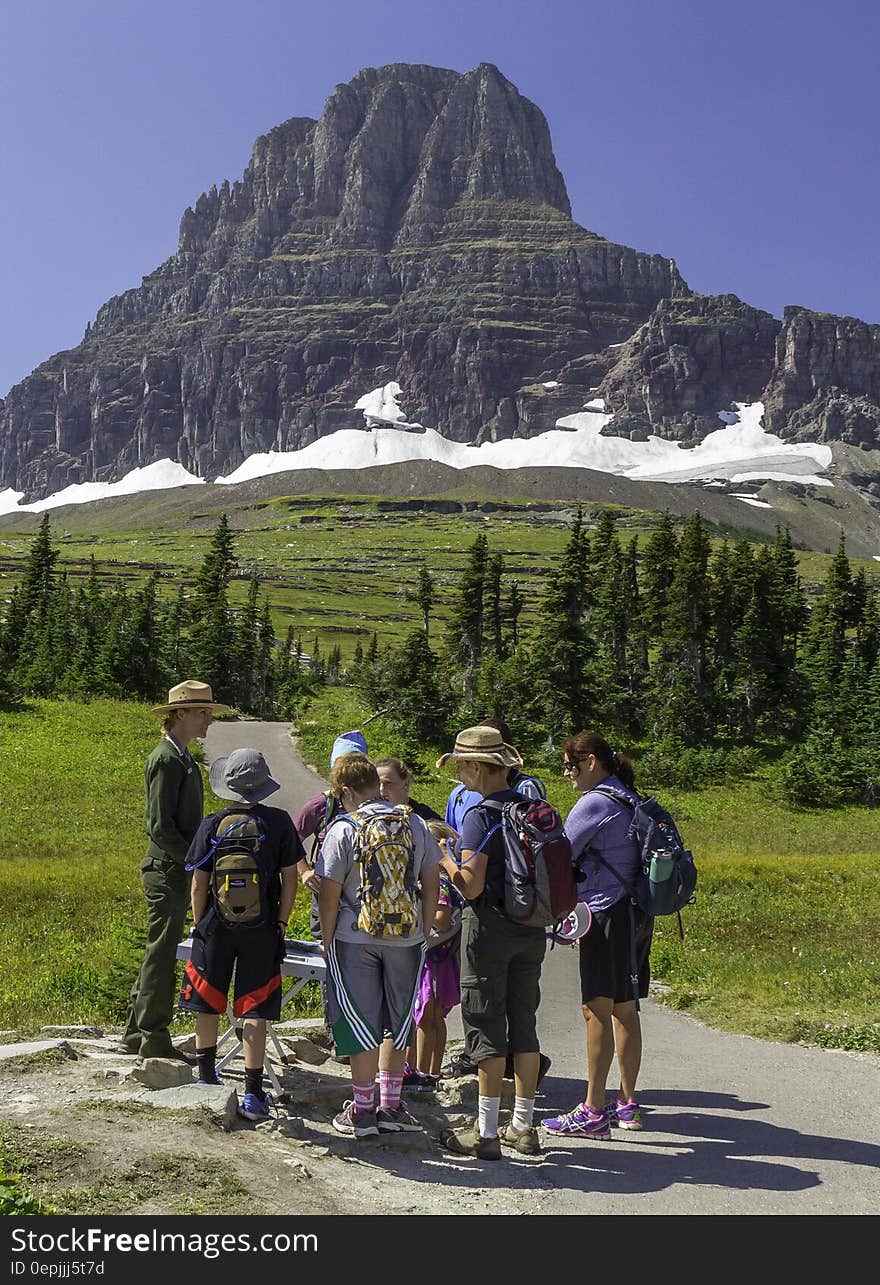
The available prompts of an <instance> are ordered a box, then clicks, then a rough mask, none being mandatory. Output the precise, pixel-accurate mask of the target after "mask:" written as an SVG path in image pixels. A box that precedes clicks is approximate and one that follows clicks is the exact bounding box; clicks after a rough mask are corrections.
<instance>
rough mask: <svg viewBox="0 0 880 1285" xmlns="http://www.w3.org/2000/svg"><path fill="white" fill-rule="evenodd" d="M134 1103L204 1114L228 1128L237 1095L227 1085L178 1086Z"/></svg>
mask: <svg viewBox="0 0 880 1285" xmlns="http://www.w3.org/2000/svg"><path fill="white" fill-rule="evenodd" d="M152 1060H153V1061H157V1060H158V1059H156V1058H154V1059H152ZM184 1069H185V1068H184ZM132 1078H133V1077H132ZM135 1101H136V1102H143V1103H144V1104H145V1105H146V1106H151V1107H160V1108H162V1109H163V1110H165V1111H205V1110H207V1111H210V1112H211V1114H212V1115H214V1116H217V1117H219V1118H220V1120H221V1123H222V1124H223V1125H225V1126H231V1125H232V1123H233V1122H234V1121H235V1119H236V1118H237V1116H238V1094H237V1093H236V1091H235V1088H234V1087H233V1086H231V1085H229V1084H218V1085H213V1084H180V1085H176V1086H171V1087H169V1088H164V1089H155V1090H152V1091H150V1092H146V1093H139V1094H138V1095H137V1097H136V1098H135Z"/></svg>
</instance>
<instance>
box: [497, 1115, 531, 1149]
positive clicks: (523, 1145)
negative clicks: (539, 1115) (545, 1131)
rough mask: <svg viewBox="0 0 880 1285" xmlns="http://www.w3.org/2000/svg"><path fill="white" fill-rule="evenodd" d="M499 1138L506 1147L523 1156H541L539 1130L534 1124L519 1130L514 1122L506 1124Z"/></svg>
mask: <svg viewBox="0 0 880 1285" xmlns="http://www.w3.org/2000/svg"><path fill="white" fill-rule="evenodd" d="M498 1136H499V1138H500V1139H501V1141H502V1142H503V1143H504V1145H505V1146H506V1147H513V1149H514V1151H518V1152H519V1154H520V1155H521V1156H539V1155H540V1154H541V1144H540V1142H539V1141H538V1130H537V1129H536V1128H535V1126H534V1125H533V1124H530V1125H529V1126H528V1128H526V1129H517V1128H515V1127H514V1125H513V1122H512V1121H511V1122H510V1124H505V1125H504V1126H503V1127H502V1129H501V1132H500V1133H499V1135H498Z"/></svg>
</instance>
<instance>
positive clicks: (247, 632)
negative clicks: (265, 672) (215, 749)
mask: <svg viewBox="0 0 880 1285" xmlns="http://www.w3.org/2000/svg"><path fill="white" fill-rule="evenodd" d="M259 593H260V582H259V580H258V579H257V573H256V571H255V570H254V571H252V572H251V578H250V581H249V583H248V595H247V598H246V600H245V604H244V606H243V607H241V608H239V610H238V611H237V612H236V613H235V625H234V628H233V642H232V669H233V673H234V676H235V689H234V690H235V704H236V705H237V706H238V707H239V708H240V709H244V710H249V711H252V710H253V709H254V697H255V692H254V687H255V683H256V679H257V670H258V665H259V650H260V639H259V622H260V608H259V602H258V599H259Z"/></svg>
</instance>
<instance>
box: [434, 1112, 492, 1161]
mask: <svg viewBox="0 0 880 1285" xmlns="http://www.w3.org/2000/svg"><path fill="white" fill-rule="evenodd" d="M440 1145H441V1146H442V1147H444V1148H445V1149H446V1150H447V1151H451V1152H452V1154H453V1155H456V1156H476V1157H477V1159H478V1160H500V1159H501V1142H500V1140H499V1139H498V1138H497V1137H495V1138H481V1137H480V1128H479V1125H478V1123H477V1121H476V1120H474V1122H473V1124H469V1125H467V1126H466V1127H465V1128H463V1129H444V1130H443V1132H442V1133H441V1134H440Z"/></svg>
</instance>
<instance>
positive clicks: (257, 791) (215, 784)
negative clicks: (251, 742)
mask: <svg viewBox="0 0 880 1285" xmlns="http://www.w3.org/2000/svg"><path fill="white" fill-rule="evenodd" d="M208 775H209V779H210V782H211V789H212V790H213V791H214V793H215V794H216V795H217V797H218V798H220V799H233V800H234V801H235V802H236V803H259V802H260V801H261V800H262V799H265V798H268V796H269V795H270V794H274V793H275V791H276V790H280V789H281V786H280V785H279V784H278V782H277V781H276V780H274V779H273V778H272V776H270V774H269V764H268V763H267V762H266V760H265V759H264V758H263V756H262V754H261V753H260V751H259V750H249V749H245V750H233V751H232V753H231V754H227V756H226V758H222V759H214V762H213V763H212V764H211V770H210V772H209V774H208Z"/></svg>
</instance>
